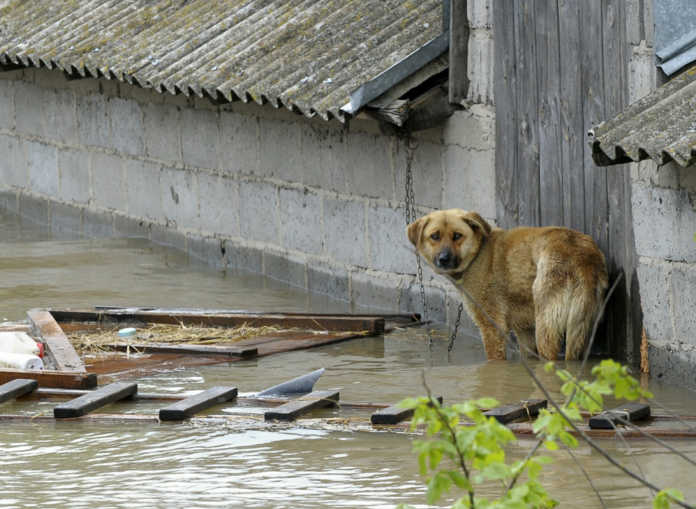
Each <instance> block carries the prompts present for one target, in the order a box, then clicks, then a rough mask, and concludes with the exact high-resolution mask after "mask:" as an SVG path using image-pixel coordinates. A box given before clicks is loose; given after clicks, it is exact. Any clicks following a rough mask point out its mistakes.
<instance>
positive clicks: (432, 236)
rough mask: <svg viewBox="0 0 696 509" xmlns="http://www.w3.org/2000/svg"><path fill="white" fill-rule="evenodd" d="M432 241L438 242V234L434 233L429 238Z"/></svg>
mask: <svg viewBox="0 0 696 509" xmlns="http://www.w3.org/2000/svg"><path fill="white" fill-rule="evenodd" d="M430 238H431V239H433V240H440V232H435V233H433V234H432V235H431V236H430Z"/></svg>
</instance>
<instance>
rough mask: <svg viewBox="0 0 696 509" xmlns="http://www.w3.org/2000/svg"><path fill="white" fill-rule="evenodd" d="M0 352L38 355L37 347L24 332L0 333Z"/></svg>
mask: <svg viewBox="0 0 696 509" xmlns="http://www.w3.org/2000/svg"><path fill="white" fill-rule="evenodd" d="M0 352H7V353H25V354H31V355H38V354H39V345H37V344H36V341H34V340H33V339H32V338H31V337H30V336H29V334H27V333H26V332H16V331H9V332H0Z"/></svg>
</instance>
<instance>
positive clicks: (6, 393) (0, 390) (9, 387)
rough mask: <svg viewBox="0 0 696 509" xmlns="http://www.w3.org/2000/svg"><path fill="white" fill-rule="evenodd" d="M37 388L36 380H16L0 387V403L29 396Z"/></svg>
mask: <svg viewBox="0 0 696 509" xmlns="http://www.w3.org/2000/svg"><path fill="white" fill-rule="evenodd" d="M38 386H39V384H38V382H37V381H36V380H30V379H28V378H17V379H16V380H12V381H11V382H7V383H4V384H2V385H0V403H2V402H4V401H8V400H10V399H14V398H18V397H20V396H24V395H25V394H29V393H30V392H33V391H35V390H36V389H37V387H38Z"/></svg>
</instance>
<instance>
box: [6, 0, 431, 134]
mask: <svg viewBox="0 0 696 509" xmlns="http://www.w3.org/2000/svg"><path fill="white" fill-rule="evenodd" d="M441 32H442V0H417V1H416V0H321V1H318V0H217V1H212V0H85V1H78V0H58V1H56V0H10V1H8V0H4V1H3V0H0V63H2V64H5V65H8V64H11V63H14V64H21V65H25V66H35V67H47V68H49V69H53V68H58V69H62V70H64V71H66V72H68V73H70V74H79V75H81V76H91V77H95V78H96V77H105V78H107V79H116V80H119V81H124V82H127V83H131V84H137V85H139V86H141V87H145V88H154V89H156V90H158V91H159V92H165V91H167V92H170V93H172V94H174V93H184V94H186V95H190V94H196V95H198V96H201V97H203V96H208V97H211V98H213V99H219V100H220V99H225V100H229V101H231V100H236V99H241V100H243V101H245V102H247V101H252V100H253V101H256V102H257V103H259V104H264V103H266V102H269V103H271V104H273V105H274V106H276V107H281V106H285V107H286V108H288V109H290V110H293V111H300V112H302V113H304V114H305V115H307V116H313V115H315V114H319V115H320V116H321V117H323V118H324V119H327V120H328V119H330V118H331V117H332V116H333V117H336V118H339V119H341V120H342V119H343V113H342V112H341V111H340V108H341V106H343V105H344V104H346V103H347V102H348V101H349V99H350V93H351V92H352V91H353V90H355V89H356V88H358V87H360V86H361V85H362V84H364V83H366V82H368V81H370V80H371V79H373V78H374V77H375V76H377V75H379V74H380V73H381V72H383V71H384V70H386V69H388V68H389V67H390V66H392V65H393V64H395V63H397V62H400V61H401V60H403V59H404V58H405V57H406V56H408V55H409V54H410V53H412V52H413V51H415V50H417V49H419V48H420V47H422V46H423V45H425V44H426V43H427V42H428V41H430V40H432V39H434V38H435V37H437V36H438V35H439V34H440V33H441Z"/></svg>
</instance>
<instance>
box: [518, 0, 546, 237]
mask: <svg viewBox="0 0 696 509" xmlns="http://www.w3.org/2000/svg"><path fill="white" fill-rule="evenodd" d="M534 4H535V2H534V0H518V1H517V2H514V5H515V19H516V25H515V37H516V41H515V49H516V58H517V107H518V115H519V118H518V123H517V143H518V149H517V173H516V178H517V179H518V185H517V190H518V193H519V195H518V203H519V218H518V219H519V224H520V225H525V226H539V225H540V217H539V187H540V181H539V177H540V176H539V121H538V114H539V112H538V110H539V96H538V86H539V85H538V80H537V75H538V71H537V61H536V29H535V19H534V17H535V9H534Z"/></svg>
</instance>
